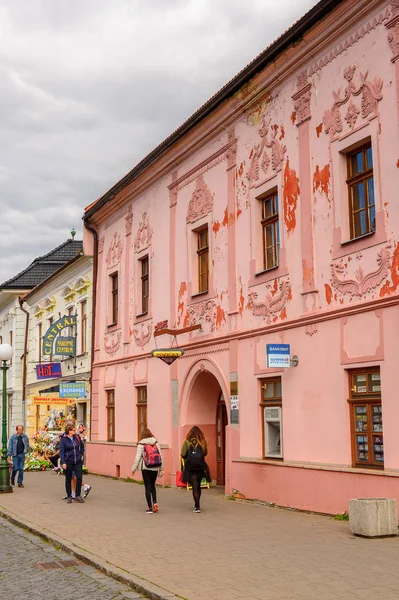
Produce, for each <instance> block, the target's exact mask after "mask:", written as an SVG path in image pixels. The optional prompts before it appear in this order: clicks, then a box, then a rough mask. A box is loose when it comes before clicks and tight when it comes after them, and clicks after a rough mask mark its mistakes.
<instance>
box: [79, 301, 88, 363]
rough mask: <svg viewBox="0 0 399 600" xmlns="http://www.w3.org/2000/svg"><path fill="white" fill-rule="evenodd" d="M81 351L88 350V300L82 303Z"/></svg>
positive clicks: (82, 352)
mask: <svg viewBox="0 0 399 600" xmlns="http://www.w3.org/2000/svg"><path fill="white" fill-rule="evenodd" d="M80 352H81V354H84V353H85V352H87V300H82V302H81V303H80Z"/></svg>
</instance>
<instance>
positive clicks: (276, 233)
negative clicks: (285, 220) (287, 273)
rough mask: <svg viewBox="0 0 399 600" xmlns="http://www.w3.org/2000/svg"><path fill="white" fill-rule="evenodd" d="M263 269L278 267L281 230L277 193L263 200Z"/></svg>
mask: <svg viewBox="0 0 399 600" xmlns="http://www.w3.org/2000/svg"><path fill="white" fill-rule="evenodd" d="M262 239H263V269H264V270H265V271H266V270H267V269H274V268H275V267H278V265H279V260H280V230H279V214H278V195H277V192H276V193H274V194H272V195H270V196H267V198H263V199H262Z"/></svg>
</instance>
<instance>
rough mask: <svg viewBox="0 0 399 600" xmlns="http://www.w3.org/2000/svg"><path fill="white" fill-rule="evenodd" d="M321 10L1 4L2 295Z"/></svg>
mask: <svg viewBox="0 0 399 600" xmlns="http://www.w3.org/2000/svg"><path fill="white" fill-rule="evenodd" d="M314 4H316V2H315V0H246V1H244V0H0V82H1V83H0V209H1V212H0V283H1V282H3V281H5V280H6V279H8V278H10V277H13V276H14V275H16V274H17V273H18V272H19V271H21V270H22V269H24V268H25V267H26V266H28V264H29V263H30V262H32V260H33V259H34V258H35V257H36V256H39V255H41V254H44V253H46V252H48V251H50V250H51V249H52V248H54V247H56V246H57V245H59V244H60V243H62V242H63V241H64V240H66V239H67V238H68V237H70V234H69V232H70V230H71V229H72V227H75V229H76V231H77V232H78V235H77V238H78V239H81V237H82V221H81V218H82V214H83V209H84V207H85V206H87V205H88V204H90V203H91V202H93V201H94V200H95V199H96V198H98V197H99V196H101V195H102V194H104V193H105V192H106V191H107V190H108V189H109V188H110V187H111V186H112V185H113V184H114V183H116V181H118V180H119V179H120V178H121V177H122V176H123V175H125V174H126V173H127V172H128V171H129V170H130V169H131V168H132V167H134V166H135V164H136V163H137V162H138V161H139V160H140V159H141V158H142V157H143V156H145V155H146V154H147V153H148V152H150V151H151V150H152V149H153V148H154V147H155V146H156V145H158V144H159V143H160V142H161V141H162V140H163V139H164V138H165V137H167V136H168V135H169V134H170V133H171V132H172V131H173V130H174V129H176V127H178V126H179V125H180V124H181V123H182V122H183V121H184V120H186V119H187V118H188V117H189V116H190V115H191V114H192V113H193V112H194V111H195V110H196V109H197V108H198V107H199V106H200V105H201V104H203V103H204V102H205V101H206V100H207V99H209V98H210V96H212V95H213V94H214V93H215V92H216V91H217V90H218V89H220V87H222V86H223V85H224V84H225V83H226V82H227V81H228V80H229V79H231V78H232V77H233V76H234V75H235V74H236V73H237V72H238V71H239V70H241V69H242V68H243V67H244V66H245V65H246V64H248V63H249V62H250V61H251V60H252V59H253V58H254V57H255V56H256V55H257V54H259V53H260V52H261V51H262V50H263V49H264V48H265V47H267V46H268V45H269V44H270V43H271V42H272V41H274V40H275V39H276V38H277V37H278V36H279V35H280V34H281V33H283V31H285V30H286V29H287V28H288V27H289V26H290V25H292V24H293V23H294V21H296V20H297V19H298V18H300V17H301V16H303V14H304V13H305V12H307V11H308V10H309V9H310V8H311V7H312V6H313V5H314Z"/></svg>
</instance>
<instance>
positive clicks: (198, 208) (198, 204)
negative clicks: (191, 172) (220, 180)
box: [187, 175, 213, 223]
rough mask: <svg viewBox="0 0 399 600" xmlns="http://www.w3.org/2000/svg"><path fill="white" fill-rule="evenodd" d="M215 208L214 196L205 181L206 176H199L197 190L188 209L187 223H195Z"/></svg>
mask: <svg viewBox="0 0 399 600" xmlns="http://www.w3.org/2000/svg"><path fill="white" fill-rule="evenodd" d="M212 208H213V196H212V193H211V191H210V189H209V188H208V186H207V185H206V183H205V181H204V177H203V176H202V175H200V176H199V177H197V181H196V186H195V190H194V192H193V195H192V196H191V200H190V203H189V205H188V211H187V223H194V222H195V221H198V219H201V218H202V217H205V216H206V215H207V214H208V213H209V212H211V210H212Z"/></svg>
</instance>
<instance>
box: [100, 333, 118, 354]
mask: <svg viewBox="0 0 399 600" xmlns="http://www.w3.org/2000/svg"><path fill="white" fill-rule="evenodd" d="M121 338H122V332H121V331H112V332H110V333H106V334H105V335H104V350H105V352H106V353H107V354H114V353H115V352H116V351H117V350H118V349H119V346H120V344H121Z"/></svg>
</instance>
